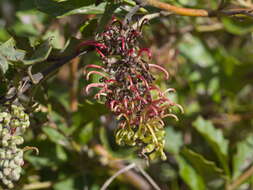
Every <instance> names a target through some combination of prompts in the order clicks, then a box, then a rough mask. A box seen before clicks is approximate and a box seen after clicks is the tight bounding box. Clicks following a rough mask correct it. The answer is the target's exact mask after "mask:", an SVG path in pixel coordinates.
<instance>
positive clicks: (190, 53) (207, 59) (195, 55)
mask: <svg viewBox="0 0 253 190" xmlns="http://www.w3.org/2000/svg"><path fill="white" fill-rule="evenodd" d="M179 50H180V52H182V53H183V54H184V55H185V56H186V57H187V58H188V59H189V60H191V61H192V62H193V63H196V64H198V65H200V66H201V67H208V66H211V65H213V64H214V58H213V57H212V55H211V54H210V52H209V51H208V50H207V49H206V48H205V46H204V44H203V43H202V41H201V40H200V39H199V38H197V37H194V36H192V35H190V34H187V35H185V36H184V40H183V41H182V42H181V43H180V44H179Z"/></svg>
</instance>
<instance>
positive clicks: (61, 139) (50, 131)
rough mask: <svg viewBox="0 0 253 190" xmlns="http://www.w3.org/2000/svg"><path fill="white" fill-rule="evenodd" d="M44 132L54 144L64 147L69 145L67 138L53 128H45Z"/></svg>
mask: <svg viewBox="0 0 253 190" xmlns="http://www.w3.org/2000/svg"><path fill="white" fill-rule="evenodd" d="M42 130H43V132H44V133H45V134H46V135H47V136H48V137H49V139H50V140H51V141H52V142H54V143H56V144H59V145H62V146H67V145H68V144H69V142H68V140H67V138H66V137H65V136H64V135H63V134H61V133H60V132H59V131H57V129H55V128H52V127H43V129H42Z"/></svg>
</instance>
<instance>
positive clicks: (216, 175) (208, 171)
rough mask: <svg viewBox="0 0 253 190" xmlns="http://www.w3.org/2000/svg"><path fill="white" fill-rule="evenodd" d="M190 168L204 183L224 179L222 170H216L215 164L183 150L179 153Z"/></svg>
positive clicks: (186, 149)
mask: <svg viewBox="0 0 253 190" xmlns="http://www.w3.org/2000/svg"><path fill="white" fill-rule="evenodd" d="M181 153H182V155H183V156H184V158H186V159H187V160H188V161H189V162H190V163H191V165H192V167H193V168H194V169H195V170H196V171H197V172H198V173H199V174H200V175H201V176H202V177H203V178H204V180H205V181H206V183H208V182H210V181H211V180H215V179H221V178H224V176H223V170H222V169H220V168H218V167H217V166H216V164H215V163H214V162H212V161H210V160H206V159H205V158H204V157H203V156H202V155H200V154H198V153H196V152H194V151H192V150H190V149H188V148H186V147H185V148H183V149H182V151H181Z"/></svg>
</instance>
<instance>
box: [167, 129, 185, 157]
mask: <svg viewBox="0 0 253 190" xmlns="http://www.w3.org/2000/svg"><path fill="white" fill-rule="evenodd" d="M183 144H184V142H183V136H182V134H181V133H179V132H177V131H175V130H174V129H173V128H172V127H171V126H168V127H166V128H165V146H164V149H165V150H166V151H168V152H170V153H172V154H178V153H179V151H180V148H181V147H182V145H183Z"/></svg>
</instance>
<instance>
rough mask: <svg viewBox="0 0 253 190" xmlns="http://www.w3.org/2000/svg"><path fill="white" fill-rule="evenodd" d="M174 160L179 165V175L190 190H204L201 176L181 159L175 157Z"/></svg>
mask: <svg viewBox="0 0 253 190" xmlns="http://www.w3.org/2000/svg"><path fill="white" fill-rule="evenodd" d="M175 158H176V160H177V162H178V165H179V174H180V176H181V177H182V179H183V180H184V182H185V183H186V184H187V185H188V186H189V187H190V189H192V190H205V189H206V188H205V184H204V180H203V178H202V176H201V175H199V174H198V173H197V171H196V170H195V169H194V168H193V167H192V166H191V165H190V164H189V163H188V162H187V161H186V160H185V159H184V158H183V157H181V156H179V155H177V156H176V157H175Z"/></svg>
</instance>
